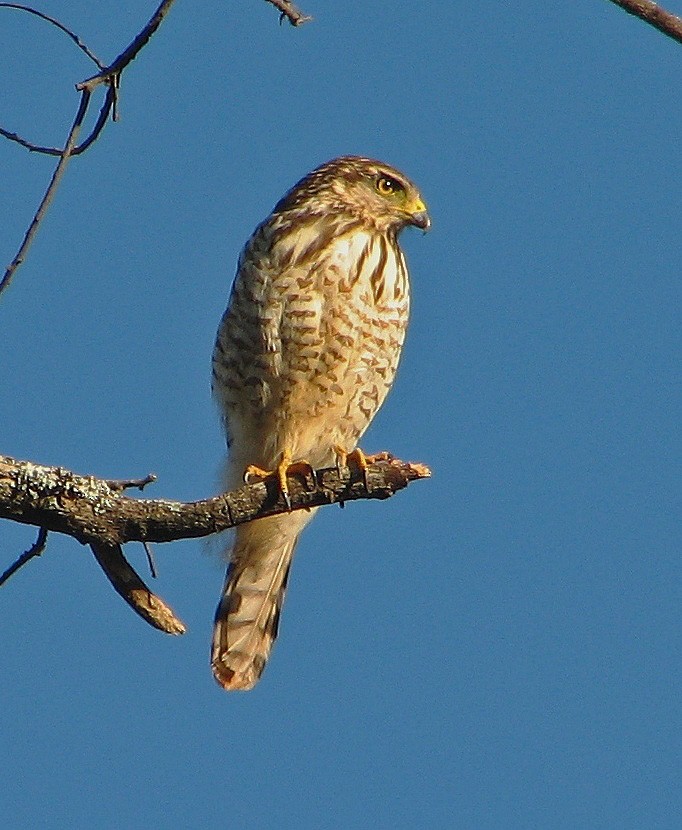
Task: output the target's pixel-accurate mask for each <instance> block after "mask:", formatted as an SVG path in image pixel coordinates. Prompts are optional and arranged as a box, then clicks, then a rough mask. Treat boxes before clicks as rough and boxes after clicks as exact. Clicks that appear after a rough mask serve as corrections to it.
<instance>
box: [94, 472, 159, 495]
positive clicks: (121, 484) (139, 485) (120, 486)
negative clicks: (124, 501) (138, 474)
mask: <svg viewBox="0 0 682 830" xmlns="http://www.w3.org/2000/svg"><path fill="white" fill-rule="evenodd" d="M155 481H156V476H155V475H154V473H147V475H146V476H145V477H144V478H108V479H106V482H107V484H108V485H109V487H111V489H112V490H116V492H117V493H122V492H123V490H130V489H131V488H136V489H137V490H144V488H145V487H146V486H147V485H148V484H153V483H154V482H155Z"/></svg>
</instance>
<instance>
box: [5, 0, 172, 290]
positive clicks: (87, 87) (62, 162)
mask: <svg viewBox="0 0 682 830" xmlns="http://www.w3.org/2000/svg"><path fill="white" fill-rule="evenodd" d="M173 2H174V0H163V2H162V3H161V4H160V5H159V7H158V8H157V10H156V12H154V14H153V15H152V17H151V19H150V21H149V23H147V25H146V26H145V27H144V29H143V30H142V31H141V32H140V33H139V34H138V35H137V36H136V37H135V38H134V40H133V41H132V42H131V44H130V45H129V46H128V47H127V48H126V49H125V50H124V51H123V52H121V54H120V55H119V56H118V57H117V58H116V59H115V60H114V62H113V63H112V64H111V65H110V66H109V67H102V63H101V61H99V59H97V58H96V57H95V56H94V55H93V54H92V53H91V52H90V50H88V49H87V47H85V46H84V44H83V43H82V41H81V40H80V38H78V37H77V36H76V35H75V34H74V33H73V32H71V30H69V29H67V28H66V26H64V25H63V24H61V23H59V21H56V20H54V19H53V18H51V17H49V16H48V15H45V14H43V13H42V12H36V11H35V10H34V9H31V8H29V7H28V6H20V5H19V4H15V3H12V4H9V3H2V4H0V5H2V6H8V7H10V8H17V9H22V10H24V11H28V12H29V13H31V14H35V15H36V16H38V17H40V18H42V19H44V20H47V21H48V22H50V23H53V24H54V25H55V26H58V28H60V29H61V30H62V31H64V32H66V34H68V35H69V37H71V38H72V39H73V40H74V41H75V43H76V44H77V45H78V47H79V48H81V49H83V50H84V51H85V53H86V54H87V55H88V56H89V57H91V58H92V59H93V60H94V61H95V63H96V64H97V66H98V67H99V68H100V70H101V71H100V72H99V73H98V74H97V75H94V76H93V77H92V78H89V79H88V80H86V81H83V82H82V83H79V84H77V85H76V88H77V89H78V90H79V91H80V93H81V100H80V105H79V107H78V112H77V114H76V118H75V120H74V122H73V126H72V127H71V132H70V133H69V137H68V140H67V142H66V145H65V147H64V149H63V150H57V149H56V148H50V147H39V146H38V145H34V144H32V143H31V142H28V141H26V140H25V139H23V138H21V136H19V135H17V134H16V133H12V132H10V131H8V130H2V129H0V134H2V135H3V136H5V138H9V139H10V140H12V141H16V142H18V143H19V144H21V145H22V146H24V147H26V148H27V149H29V150H32V151H34V152H41V153H46V154H48V155H59V156H60V159H59V163H58V164H57V167H56V169H55V171H54V173H53V175H52V179H51V181H50V184H49V186H48V188H47V191H46V192H45V195H44V196H43V200H42V202H41V203H40V205H39V207H38V210H37V211H36V214H35V216H34V217H33V221H32V222H31V224H30V225H29V228H28V230H27V231H26V234H25V235H24V239H23V242H22V243H21V246H20V247H19V250H18V251H17V254H16V255H15V257H14V259H13V260H12V262H11V263H10V264H9V266H8V267H7V269H6V271H5V274H4V276H3V278H2V280H0V294H2V292H3V291H4V290H5V289H6V288H7V287H8V286H9V284H10V283H11V281H12V277H13V276H14V273H15V272H16V270H17V268H18V267H19V266H20V265H21V263H22V262H23V261H24V258H25V256H26V252H27V251H28V249H29V247H30V245H31V243H32V241H33V238H34V237H35V235H36V232H37V230H38V227H39V226H40V223H41V222H42V219H43V217H44V216H45V213H46V211H47V208H48V206H49V204H50V202H51V201H52V198H53V196H54V193H55V191H56V189H57V186H58V184H59V182H60V181H61V178H62V176H63V175H64V171H65V169H66V165H67V163H68V160H69V159H70V158H71V157H72V156H74V155H78V154H80V153H82V152H84V151H85V150H87V149H88V147H90V146H91V145H92V143H93V142H94V141H95V140H96V139H97V138H98V137H99V135H100V133H101V132H102V130H103V129H104V125H105V124H106V122H107V119H108V117H109V114H110V113H113V116H112V117H113V119H114V120H116V118H117V104H118V87H119V82H120V77H121V72H122V71H123V70H124V69H125V67H126V66H127V65H128V64H129V63H130V62H131V61H132V60H134V59H135V57H136V56H137V55H138V53H139V52H140V50H141V49H142V48H143V47H144V46H145V44H146V43H147V42H148V41H149V39H150V38H151V37H152V35H153V34H154V32H155V31H156V30H157V29H158V28H159V26H160V25H161V22H162V20H163V19H164V17H165V16H166V15H167V14H168V11H169V9H170V7H171V6H172V5H173ZM100 84H107V85H108V89H107V94H106V96H105V99H104V102H103V104H102V108H101V109H100V113H99V117H98V118H97V121H96V123H95V126H94V127H93V129H92V132H91V133H90V135H89V136H88V137H87V138H86V139H85V141H84V142H83V143H82V144H81V145H80V146H76V141H77V138H78V134H79V132H80V128H81V125H82V124H83V121H84V119H85V115H86V113H87V110H88V106H89V103H90V99H91V95H92V91H93V90H94V89H95V88H96V87H97V86H99V85H100Z"/></svg>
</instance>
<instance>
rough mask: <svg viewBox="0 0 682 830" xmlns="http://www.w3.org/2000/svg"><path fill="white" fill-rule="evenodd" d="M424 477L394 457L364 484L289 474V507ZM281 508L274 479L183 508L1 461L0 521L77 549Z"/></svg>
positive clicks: (182, 531) (355, 475) (218, 525)
mask: <svg viewBox="0 0 682 830" xmlns="http://www.w3.org/2000/svg"><path fill="white" fill-rule="evenodd" d="M428 476H430V471H429V470H428V468H427V467H425V466H424V465H423V464H408V463H406V462H404V461H399V460H397V459H393V460H391V461H380V462H377V463H376V464H371V465H370V466H369V467H368V469H367V486H366V487H365V483H364V481H363V476H362V474H361V471H355V470H354V469H349V468H348V467H342V468H341V469H337V468H336V467H329V468H326V469H322V470H316V471H315V473H314V476H312V475H311V476H307V477H306V478H307V480H306V481H304V480H303V478H302V477H299V476H292V477H290V499H291V508H292V510H300V509H303V508H310V507H319V506H322V505H325V504H334V503H336V502H346V501H353V500H355V499H385V498H388V497H389V496H392V495H393V494H394V493H396V492H397V491H398V490H402V489H403V488H404V487H406V486H407V485H408V484H409V483H410V482H411V481H415V480H417V479H420V478H427V477H428ZM124 484H128V482H124ZM286 510H287V507H286V504H285V502H284V498H283V497H282V495H281V494H280V493H279V491H278V487H277V483H276V481H275V480H274V479H272V480H271V479H267V480H266V481H263V482H257V483H255V484H247V485H244V487H240V488H239V489H238V490H233V491H232V492H229V493H223V494H222V495H220V496H214V497H213V498H209V499H204V500H202V501H194V502H186V503H183V502H177V501H168V500H165V499H154V500H152V499H137V498H131V497H129V496H126V495H124V494H123V492H122V489H121V483H120V482H109V481H107V480H105V479H99V478H95V477H93V476H82V475H77V474H76V473H72V472H70V471H69V470H65V469H63V468H62V467H46V466H43V465H40V464H33V463H31V462H30V461H17V460H15V459H13V458H9V457H8V456H0V518H3V519H10V520H12V521H15V522H22V523H23V524H30V525H35V526H36V527H43V528H45V529H46V530H51V531H55V532H57V533H64V534H66V535H67V536H72V537H73V538H74V539H76V540H77V541H79V542H81V543H83V544H93V543H95V544H96V543H105V544H111V545H116V544H118V545H122V544H125V543H126V542H172V541H174V540H176V539H192V538H197V537H201V536H209V535H211V534H213V533H219V532H221V531H223V530H227V529H228V528H230V527H235V526H236V525H239V524H243V523H244V522H250V521H253V520H254V519H259V518H263V517H264V516H275V515H277V514H278V513H284V512H286Z"/></svg>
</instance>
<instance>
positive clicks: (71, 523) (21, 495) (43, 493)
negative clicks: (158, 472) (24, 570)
mask: <svg viewBox="0 0 682 830" xmlns="http://www.w3.org/2000/svg"><path fill="white" fill-rule="evenodd" d="M430 475H431V473H430V471H429V469H428V468H427V467H425V466H424V465H423V464H406V463H405V462H404V461H398V460H396V459H391V460H387V461H379V462H377V463H375V464H371V465H370V466H369V467H368V468H367V470H366V471H364V472H363V471H362V470H357V471H355V473H354V472H353V470H351V469H349V468H347V467H342V468H341V469H337V468H336V467H330V468H327V469H324V470H316V471H314V472H311V473H310V474H309V475H307V476H306V477H305V478H306V480H305V481H304V480H302V479H299V478H298V477H296V476H292V477H290V478H289V501H290V505H291V509H292V510H298V509H303V508H310V507H319V506H321V505H324V504H334V503H335V502H339V503H341V504H343V503H344V502H346V501H351V500H354V499H363V498H370V499H385V498H388V497H389V496H392V495H393V494H394V493H396V492H397V491H398V490H402V489H403V488H404V487H406V486H407V484H408V483H409V482H410V481H415V480H416V479H419V478H427V477H428V476H430ZM153 480H154V476H151V475H150V476H146V477H145V478H144V479H131V480H127V479H125V480H122V481H117V480H114V481H110V480H106V479H98V478H94V477H93V476H79V475H76V474H75V473H71V472H69V471H68V470H64V469H62V468H61V467H45V466H42V465H40V464H32V463H31V462H29V461H16V460H15V459H13V458H9V457H7V456H0V518H4V519H11V520H13V521H17V522H22V523H23V524H30V525H37V526H38V527H40V528H41V531H40V535H39V539H38V542H36V544H35V545H34V546H33V548H31V550H30V551H27V552H26V553H25V554H23V555H22V556H21V557H20V558H19V559H18V560H17V562H16V563H14V565H12V566H11V567H10V568H9V569H8V570H7V572H6V577H7V578H8V577H9V576H11V574H13V573H15V572H16V571H17V570H18V569H19V568H20V567H21V566H22V565H23V564H24V563H25V562H27V561H28V560H29V559H30V558H32V557H33V556H36V555H37V554H38V553H40V552H41V551H42V549H43V547H44V543H45V537H46V536H47V531H48V530H53V531H56V532H58V533H65V534H67V535H69V536H72V537H73V538H74V539H77V540H78V541H79V542H82V543H84V544H85V543H87V544H89V545H90V547H91V549H92V552H93V553H94V555H95V559H96V560H97V562H98V563H99V564H100V566H101V568H102V570H103V571H104V573H105V574H106V576H107V578H108V579H109V581H110V582H111V584H112V585H113V587H114V589H115V590H116V591H117V592H118V593H119V594H120V595H121V596H122V597H123V599H124V600H125V601H126V602H127V603H128V605H130V607H131V608H132V609H133V610H134V611H135V612H136V613H138V614H139V615H140V616H141V617H142V619H144V620H145V621H146V622H148V623H149V624H150V625H152V626H154V628H158V629H159V630H161V631H165V632H166V633H168V634H182V633H184V631H185V626H184V624H183V623H182V621H181V620H179V619H178V618H177V617H176V616H175V614H174V613H173V611H172V609H171V608H170V606H168V605H167V604H166V603H165V602H164V600H162V599H161V597H159V596H157V595H156V594H154V593H153V592H152V591H151V590H150V589H149V588H148V587H147V585H145V583H144V582H143V580H142V579H141V577H140V576H139V574H138V573H137V572H136V571H135V570H134V568H133V567H132V566H131V565H130V563H129V562H128V561H127V560H126V559H125V557H124V556H123V551H122V549H121V545H122V544H124V543H125V542H134V541H141V542H144V543H147V542H150V541H155V542H170V541H173V540H175V539H189V538H195V537H198V536H208V535H210V534H212V533H218V532H220V531H222V530H227V528H230V527H234V526H235V525H238V524H242V523H244V522H249V521H252V520H253V519H258V518H263V517H264V516H274V515H275V514H277V513H284V512H286V511H287V510H288V509H289V507H288V506H287V504H286V503H285V500H284V498H283V497H282V494H281V492H280V490H279V486H278V485H277V483H276V482H275V481H274V480H272V481H271V480H266V481H264V482H261V483H258V484H248V485H245V486H244V487H241V488H239V489H238V490H234V491H232V492H230V493H224V494H223V495H221V496H216V497H215V498H211V499H204V500H203V501H195V502H189V503H186V504H185V503H182V502H176V501H166V500H161V499H158V500H151V499H133V498H129V497H128V496H125V495H124V494H123V493H124V490H125V489H127V488H129V487H139V488H140V489H142V488H143V487H144V486H146V485H147V484H149V483H150V482H151V481H153ZM41 540H42V541H41Z"/></svg>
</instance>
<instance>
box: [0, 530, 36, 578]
mask: <svg viewBox="0 0 682 830" xmlns="http://www.w3.org/2000/svg"><path fill="white" fill-rule="evenodd" d="M46 542H47V530H45V528H44V527H41V528H40V530H39V531H38V538H37V539H36V540H35V542H34V543H33V544H32V545H31V547H30V548H29V549H28V550H27V551H24V553H22V554H21V556H20V557H19V558H18V559H17V561H16V562H13V563H12V564H11V565H10V566H9V568H7V570H6V571H5V572H4V573H3V575H2V576H0V586H2V585H4V584H5V582H7V580H8V579H9V578H10V576H12V575H13V574H15V573H16V572H17V571H18V570H19V568H23V566H24V565H25V564H26V563H27V562H29V561H30V560H31V559H33V558H34V557H36V556H40V554H41V553H42V552H43V551H44V550H45V544H46Z"/></svg>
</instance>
